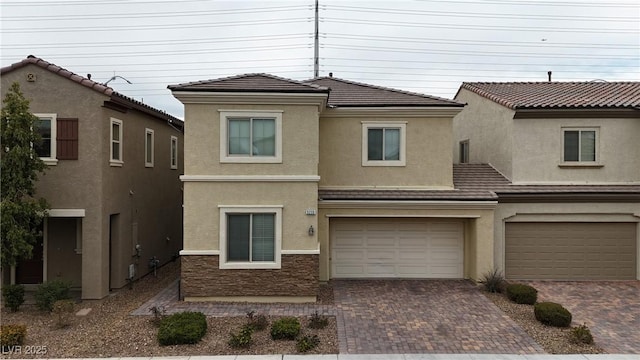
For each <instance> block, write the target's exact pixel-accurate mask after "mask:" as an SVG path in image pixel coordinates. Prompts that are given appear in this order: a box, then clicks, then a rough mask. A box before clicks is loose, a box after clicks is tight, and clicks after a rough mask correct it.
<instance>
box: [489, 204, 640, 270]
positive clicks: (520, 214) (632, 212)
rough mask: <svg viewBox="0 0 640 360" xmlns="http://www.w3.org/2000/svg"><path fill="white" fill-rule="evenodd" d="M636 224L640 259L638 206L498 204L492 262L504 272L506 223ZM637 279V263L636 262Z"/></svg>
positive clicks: (639, 265)
mask: <svg viewBox="0 0 640 360" xmlns="http://www.w3.org/2000/svg"><path fill="white" fill-rule="evenodd" d="M546 221H551V222H636V223H638V231H637V232H636V233H637V236H638V246H637V251H638V254H637V256H638V259H640V203H500V204H498V206H497V207H496V211H495V224H494V235H495V241H494V249H493V252H494V258H495V263H496V266H497V267H498V268H499V269H501V270H504V253H505V251H504V249H505V238H504V228H505V222H546ZM638 279H640V262H638Z"/></svg>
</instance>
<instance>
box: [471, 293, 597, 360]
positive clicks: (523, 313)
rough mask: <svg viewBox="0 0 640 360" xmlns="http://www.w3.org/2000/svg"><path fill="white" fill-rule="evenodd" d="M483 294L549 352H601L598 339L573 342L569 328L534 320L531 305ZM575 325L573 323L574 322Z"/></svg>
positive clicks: (497, 295) (495, 294) (493, 294)
mask: <svg viewBox="0 0 640 360" xmlns="http://www.w3.org/2000/svg"><path fill="white" fill-rule="evenodd" d="M484 294H485V296H486V297H487V298H489V299H490V300H491V301H493V303H494V304H496V306H497V307H498V308H500V310H502V311H503V312H504V313H505V314H507V315H508V316H509V317H510V318H511V319H512V320H513V321H515V322H516V323H517V324H518V325H520V327H522V329H524V331H526V332H527V334H529V336H531V337H532V338H533V339H534V340H535V341H536V342H537V343H538V344H540V346H542V348H543V349H544V350H545V351H546V352H548V353H550V354H603V353H605V351H604V350H603V349H601V348H600V347H598V345H597V341H598V339H594V341H595V342H596V343H595V344H594V345H587V344H581V343H575V342H573V341H572V340H571V328H557V327H553V326H547V325H544V324H542V323H540V322H539V321H538V320H536V318H535V315H534V314H533V306H532V305H525V304H516V303H514V302H512V301H511V300H509V299H508V298H507V297H506V296H505V295H503V294H497V293H488V292H484ZM574 325H575V323H574Z"/></svg>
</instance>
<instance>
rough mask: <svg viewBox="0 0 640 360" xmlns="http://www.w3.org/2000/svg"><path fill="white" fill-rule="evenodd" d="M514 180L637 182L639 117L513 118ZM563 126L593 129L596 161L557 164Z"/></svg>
mask: <svg viewBox="0 0 640 360" xmlns="http://www.w3.org/2000/svg"><path fill="white" fill-rule="evenodd" d="M513 124H514V125H513V143H514V144H518V145H517V146H514V147H513V178H512V180H513V182H514V183H536V182H540V183H553V182H563V183H628V182H635V183H638V182H640V142H639V141H638V135H640V119H639V118H580V119H573V118H535V119H515V120H514V121H513ZM565 127H570V128H571V127H573V128H596V129H598V138H597V151H596V153H597V159H596V160H597V161H596V162H597V163H599V164H600V165H603V166H602V167H580V168H578V167H560V166H559V165H560V164H561V163H562V162H563V161H562V160H563V159H562V156H563V147H562V146H563V145H562V140H563V133H562V129H563V128H565Z"/></svg>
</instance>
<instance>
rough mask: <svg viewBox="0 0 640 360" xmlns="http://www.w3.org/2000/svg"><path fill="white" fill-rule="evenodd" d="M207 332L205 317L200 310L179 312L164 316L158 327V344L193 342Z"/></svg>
mask: <svg viewBox="0 0 640 360" xmlns="http://www.w3.org/2000/svg"><path fill="white" fill-rule="evenodd" d="M206 333H207V318H206V317H205V316H204V314H203V313H201V312H190V311H186V312H181V313H176V314H173V315H169V316H167V317H165V318H164V319H163V320H162V321H161V322H160V328H159V329H158V342H159V343H160V345H179V344H195V343H197V342H198V341H200V339H202V338H203V337H204V335H205V334H206Z"/></svg>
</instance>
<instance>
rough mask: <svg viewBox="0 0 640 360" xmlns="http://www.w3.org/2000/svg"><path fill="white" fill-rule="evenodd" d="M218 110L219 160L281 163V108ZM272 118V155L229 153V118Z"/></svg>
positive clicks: (248, 162) (227, 161)
mask: <svg viewBox="0 0 640 360" xmlns="http://www.w3.org/2000/svg"><path fill="white" fill-rule="evenodd" d="M218 111H219V112H220V162H221V163H247V164H260V163H263V164H264V163H267V164H281V163H282V113H283V111H282V110H218ZM234 117H248V118H273V119H275V127H276V141H275V155H274V156H251V155H248V156H242V155H229V153H228V149H229V146H228V145H229V137H228V122H229V118H234Z"/></svg>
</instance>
